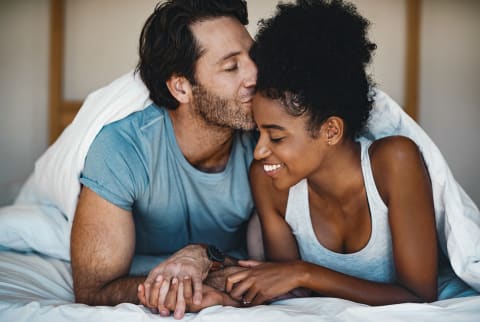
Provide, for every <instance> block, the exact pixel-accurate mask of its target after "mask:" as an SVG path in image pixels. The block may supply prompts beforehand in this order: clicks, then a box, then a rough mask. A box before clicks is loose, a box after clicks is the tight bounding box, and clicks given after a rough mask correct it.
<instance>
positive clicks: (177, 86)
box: [166, 75, 192, 104]
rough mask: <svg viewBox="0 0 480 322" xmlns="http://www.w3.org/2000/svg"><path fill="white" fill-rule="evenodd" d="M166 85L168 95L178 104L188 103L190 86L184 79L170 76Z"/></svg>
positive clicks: (190, 91)
mask: <svg viewBox="0 0 480 322" xmlns="http://www.w3.org/2000/svg"><path fill="white" fill-rule="evenodd" d="M166 83H167V87H168V90H169V91H170V94H172V96H173V97H175V99H176V100H177V101H178V102H179V103H180V104H187V103H189V102H190V100H191V93H192V85H191V84H190V82H189V81H188V80H187V79H186V78H185V77H183V76H178V75H172V76H171V77H170V78H169V79H168V80H167V82H166Z"/></svg>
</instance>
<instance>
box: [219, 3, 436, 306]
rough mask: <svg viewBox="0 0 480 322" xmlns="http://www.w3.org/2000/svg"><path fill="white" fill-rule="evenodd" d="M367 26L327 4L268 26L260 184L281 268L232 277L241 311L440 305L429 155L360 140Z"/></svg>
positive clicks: (260, 92)
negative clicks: (342, 303) (291, 300)
mask: <svg viewBox="0 0 480 322" xmlns="http://www.w3.org/2000/svg"><path fill="white" fill-rule="evenodd" d="M368 25H369V23H368V21H366V20H365V19H364V18H363V17H361V16H360V15H359V14H358V13H357V11H356V9H355V7H354V6H353V5H350V4H347V3H344V2H342V1H320V0H317V1H314V0H311V1H301V0H298V1H297V3H296V4H283V5H279V6H278V11H277V14H276V15H275V16H274V17H273V18H271V19H269V20H266V21H263V22H262V25H261V27H260V30H259V33H258V35H257V43H256V45H254V48H253V49H252V52H251V54H252V57H253V58H254V60H255V62H256V63H257V66H258V80H257V94H256V96H255V98H254V101H253V114H254V118H255V122H256V124H257V126H258V130H259V133H260V138H259V141H258V143H257V146H256V149H255V155H254V156H255V160H256V161H255V162H254V163H253V164H252V167H251V171H250V176H251V178H250V179H251V186H252V191H253V194H254V199H255V202H256V207H257V211H258V214H259V218H260V221H261V224H262V232H263V238H264V245H265V250H266V256H267V259H268V260H270V262H266V263H261V264H258V263H254V262H250V263H248V262H247V263H244V264H247V265H248V264H250V265H251V266H254V265H256V266H254V267H252V268H251V269H249V270H245V271H242V272H239V273H236V274H233V275H231V276H230V277H228V279H227V287H226V289H227V291H228V292H230V295H231V296H232V297H233V298H235V299H237V300H240V299H242V300H243V302H244V303H251V304H253V305H256V304H261V303H264V302H267V301H269V300H271V299H274V298H276V297H278V296H280V295H282V294H285V293H287V292H289V291H291V290H293V289H296V288H306V289H309V290H312V291H314V292H315V293H317V294H319V295H321V296H330V297H339V298H344V299H348V300H352V301H356V302H361V303H365V304H370V305H383V304H392V303H401V302H431V301H435V300H436V299H437V261H438V255H437V253H438V251H437V240H436V231H435V216H434V205H433V198H432V188H431V183H430V179H429V174H428V171H427V169H426V167H425V164H424V162H423V159H422V155H421V153H420V151H419V149H418V147H417V146H416V144H415V143H414V142H413V141H411V140H410V139H408V138H406V137H400V136H395V137H387V138H383V139H380V140H377V141H375V142H369V141H368V140H366V139H363V138H362V139H360V138H359V137H360V134H361V133H362V131H364V130H365V124H366V122H367V120H368V117H369V112H370V110H371V108H372V102H373V95H374V91H373V88H372V86H373V85H372V82H371V81H370V79H369V77H368V76H367V74H366V72H365V67H366V66H367V64H368V63H369V62H370V59H371V55H372V52H373V50H374V49H375V45H374V44H372V43H371V42H370V41H369V40H368V39H367V28H368ZM300 259H302V260H300Z"/></svg>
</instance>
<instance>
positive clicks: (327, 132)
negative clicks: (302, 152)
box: [321, 116, 345, 145]
mask: <svg viewBox="0 0 480 322" xmlns="http://www.w3.org/2000/svg"><path fill="white" fill-rule="evenodd" d="M344 131H345V123H344V122H343V119H341V118H340V117H338V116H330V117H329V118H328V119H327V120H326V121H325V122H324V123H323V125H322V128H321V132H322V137H323V138H325V141H326V143H327V145H335V144H337V143H338V142H340V141H341V139H342V138H343V135H344Z"/></svg>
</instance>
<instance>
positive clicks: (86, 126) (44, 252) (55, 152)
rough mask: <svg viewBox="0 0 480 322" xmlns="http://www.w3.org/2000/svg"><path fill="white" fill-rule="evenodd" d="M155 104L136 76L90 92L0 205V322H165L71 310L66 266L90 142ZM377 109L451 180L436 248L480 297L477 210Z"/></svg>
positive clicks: (313, 312)
mask: <svg viewBox="0 0 480 322" xmlns="http://www.w3.org/2000/svg"><path fill="white" fill-rule="evenodd" d="M149 104H150V100H149V97H148V91H147V90H146V88H145V86H144V84H143V83H142V82H141V80H140V79H139V77H138V75H136V74H135V73H134V72H129V73H127V74H125V75H124V76H122V77H120V78H119V79H117V80H115V81H114V82H112V83H111V84H109V85H108V86H106V87H104V88H102V89H100V90H98V91H96V92H94V93H92V94H91V95H89V96H88V97H87V99H86V101H85V102H84V104H83V106H82V108H81V109H80V111H79V112H78V114H77V115H76V117H75V119H74V121H73V122H72V123H71V124H70V125H69V126H68V127H67V128H66V129H65V131H64V132H63V133H62V135H61V136H60V137H59V138H58V140H56V141H55V143H54V144H53V145H52V146H50V148H49V149H48V150H47V151H46V152H45V153H44V154H43V155H42V156H41V157H40V158H39V159H38V160H37V162H36V164H35V170H34V172H33V173H32V175H31V176H30V178H29V179H28V180H27V182H26V183H25V184H24V186H23V188H22V190H21V192H20V194H19V196H18V198H17V199H16V202H15V203H14V204H13V205H11V206H8V207H4V208H0V321H2V322H3V321H5V322H7V321H12V322H13V321H15V322H19V321H117V322H121V321H150V320H152V321H153V320H159V319H165V318H161V317H160V316H158V315H155V314H152V313H151V312H150V311H149V310H148V309H146V308H144V307H143V306H140V305H134V304H128V303H125V304H120V305H117V306H115V307H105V306H99V307H90V306H86V305H82V304H75V303H74V297H73V291H72V277H71V271H70V264H69V258H70V254H69V247H70V245H69V244H70V229H71V223H72V220H73V217H74V213H75V206H76V201H77V197H78V193H79V190H80V184H79V182H78V177H79V174H80V172H81V170H82V167H83V161H84V158H85V155H86V153H87V151H88V148H89V145H90V143H91V142H92V141H93V139H94V137H95V135H96V134H97V133H98V131H99V130H100V129H101V128H102V126H103V125H105V124H107V123H110V122H113V121H115V120H118V119H120V118H123V117H125V116H126V115H128V114H130V113H132V112H134V111H136V110H139V109H142V108H144V107H146V106H148V105H149ZM374 109H375V110H376V112H375V113H374V115H375V116H374V117H373V120H372V124H375V126H374V127H373V128H372V129H371V130H372V133H370V134H367V135H372V136H373V137H376V136H377V137H379V136H384V135H388V134H402V135H406V136H409V137H411V138H412V139H414V140H415V141H416V143H417V144H418V145H419V147H420V148H421V150H422V153H423V154H424V157H425V160H426V163H427V166H428V168H429V170H430V171H433V173H444V174H445V175H441V176H438V175H436V176H433V177H432V185H433V191H434V201H435V207H436V210H437V211H436V212H437V213H436V215H437V218H436V219H437V231H438V232H439V242H440V245H441V248H442V251H443V252H444V253H445V254H447V256H448V257H449V260H450V262H451V263H452V267H453V268H454V270H455V272H456V273H457V275H459V276H460V277H461V278H462V280H464V281H466V282H467V283H468V284H469V285H470V286H472V287H473V288H474V289H476V290H477V291H479V290H480V212H479V211H478V208H477V207H476V205H475V204H474V203H473V202H472V201H471V199H470V198H469V197H468V196H467V195H466V194H465V192H464V191H463V190H462V189H461V187H460V186H459V185H458V184H457V183H456V181H455V180H454V179H453V177H452V176H451V173H450V172H449V170H448V168H446V167H447V165H446V162H445V160H444V159H443V157H442V156H441V154H440V152H439V151H438V149H437V148H436V146H435V145H434V144H433V142H431V140H430V139H429V138H428V136H427V135H426V134H425V132H423V130H421V129H420V128H419V127H418V125H416V123H415V122H414V121H413V120H412V119H411V118H409V117H408V116H407V115H406V113H405V112H403V110H402V109H401V108H400V107H399V106H398V105H396V103H395V102H393V101H392V100H391V99H390V98H389V97H388V96H387V95H386V94H384V93H382V92H380V91H379V92H378V93H377V97H376V102H375V106H374ZM375 117H378V118H381V119H382V121H381V122H380V121H379V120H375ZM445 196H448V198H445ZM440 290H441V293H440V294H441V295H440V298H449V297H452V296H462V295H465V294H467V293H468V292H469V288H468V287H467V285H466V284H464V283H463V282H461V281H460V279H458V278H457V279H454V280H453V279H451V280H444V281H441V283H440ZM470 294H475V293H474V292H473V293H470ZM477 294H478V293H477ZM166 319H167V320H168V319H170V320H172V319H173V318H172V317H170V318H166ZM184 320H185V321H225V320H229V321H251V322H255V321H276V322H278V321H286V320H296V321H372V320H380V321H405V320H413V321H419V320H421V321H435V322H441V321H479V320H480V296H479V295H475V296H469V297H459V298H451V299H446V300H439V301H437V302H434V303H430V304H411V303H409V304H399V305H388V306H377V307H372V306H367V305H362V304H358V303H354V302H350V301H346V300H341V299H335V298H321V297H312V298H297V299H289V300H283V301H279V302H275V303H273V304H271V305H263V306H258V307H252V308H233V307H222V306H214V307H211V308H207V309H205V310H203V311H201V312H200V313H198V314H187V315H186V316H185V318H184Z"/></svg>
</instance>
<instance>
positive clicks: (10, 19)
mask: <svg viewBox="0 0 480 322" xmlns="http://www.w3.org/2000/svg"><path fill="white" fill-rule="evenodd" d="M353 2H354V3H355V4H357V6H358V9H359V11H360V12H361V13H362V14H363V15H364V16H366V17H367V18H368V19H369V20H370V21H371V22H372V27H371V32H370V37H371V39H372V40H373V41H375V42H376V43H377V45H378V49H377V52H376V55H375V57H374V63H373V65H372V66H371V68H370V71H371V73H372V74H373V76H374V78H375V81H376V82H377V84H378V86H379V87H380V88H381V89H382V90H384V91H385V92H387V93H389V94H390V95H391V96H392V97H393V98H394V99H395V100H396V101H397V102H398V103H400V104H401V105H402V104H403V103H404V97H403V94H404V76H405V73H404V69H405V40H406V33H405V32H406V25H405V17H406V3H405V1H404V0H355V1H353ZM156 3H157V1H156V0H81V1H80V0H67V1H66V42H65V44H66V48H65V64H66V65H65V77H64V80H65V83H64V87H65V97H66V98H67V99H81V100H83V99H84V98H85V97H86V95H88V93H90V92H92V91H94V90H95V89H98V88H99V87H102V86H104V85H106V84H108V83H109V82H110V81H112V80H113V79H115V78H117V77H119V76H120V75H122V74H124V73H126V72H128V71H129V70H131V69H133V68H134V66H135V64H136V61H137V47H138V46H137V42H138V36H139V33H140V30H141V27H142V25H143V23H144V21H145V19H146V18H147V16H148V15H149V14H150V12H151V11H152V10H153V8H154V6H155V4H156ZM276 3H277V0H262V1H258V0H250V1H248V6H249V18H250V25H249V26H248V30H249V31H250V33H251V34H252V35H254V34H255V32H256V22H257V21H258V19H260V18H262V17H268V16H270V15H271V14H272V13H273V12H274V9H275V5H276ZM49 10H50V2H49V1H48V0H0V71H1V72H0V205H5V204H9V203H11V202H12V201H13V198H14V196H15V194H16V192H17V191H18V189H19V187H20V185H21V184H22V182H23V181H24V180H25V179H26V178H27V177H28V175H29V174H30V173H31V172H32V171H33V167H34V162H35V160H36V159H37V158H38V157H39V156H40V155H41V154H42V153H43V152H44V151H45V149H46V148H47V141H48V138H47V136H48V134H47V132H48V125H47V122H48V58H49V57H48V55H49V14H50V12H49ZM421 12H422V15H421V61H420V102H419V103H420V104H419V118H418V122H419V123H420V125H421V126H422V127H423V128H424V129H425V130H426V132H427V133H428V134H429V135H430V136H431V137H432V138H433V140H434V141H435V142H436V143H437V145H438V146H439V148H440V150H441V151H442V152H443V154H444V156H445V158H446V159H447V161H448V162H449V164H450V167H451V169H452V171H453V174H454V175H455V177H456V179H457V180H458V181H459V182H460V184H461V185H462V186H463V188H464V189H465V190H466V191H467V193H468V194H469V195H470V196H471V197H472V199H473V200H474V201H475V202H476V203H477V205H479V204H480V180H479V179H480V175H479V170H478V167H479V166H480V144H479V143H478V140H479V139H480V126H479V121H480V85H479V84H480V37H479V34H480V1H477V0H456V1H452V0H422V6H421ZM286 45H288V44H286Z"/></svg>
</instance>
